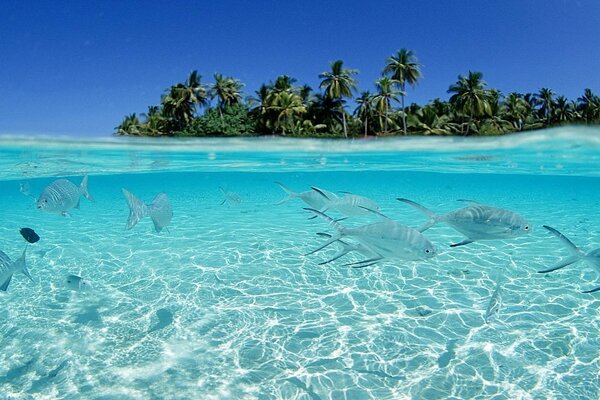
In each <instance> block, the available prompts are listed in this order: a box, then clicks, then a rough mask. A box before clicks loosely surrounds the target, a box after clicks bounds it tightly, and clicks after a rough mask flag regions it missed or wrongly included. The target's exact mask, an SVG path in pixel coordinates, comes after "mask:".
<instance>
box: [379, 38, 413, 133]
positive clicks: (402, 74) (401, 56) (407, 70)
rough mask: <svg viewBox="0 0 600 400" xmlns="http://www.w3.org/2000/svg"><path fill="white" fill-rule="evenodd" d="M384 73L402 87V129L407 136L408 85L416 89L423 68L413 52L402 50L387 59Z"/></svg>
mask: <svg viewBox="0 0 600 400" xmlns="http://www.w3.org/2000/svg"><path fill="white" fill-rule="evenodd" d="M383 73H384V74H388V75H390V76H391V78H392V79H394V80H396V81H397V82H398V86H399V87H400V96H401V97H402V103H401V106H402V127H403V130H404V134H405V135H406V112H405V107H404V97H405V96H406V84H407V83H408V84H409V85H411V86H412V87H414V86H415V85H416V83H417V81H418V80H419V79H420V78H421V66H420V65H419V63H418V60H417V57H416V56H415V53H414V52H413V51H412V50H407V49H400V50H398V52H397V53H396V55H392V56H391V57H389V58H388V59H387V64H386V66H385V67H384V68H383Z"/></svg>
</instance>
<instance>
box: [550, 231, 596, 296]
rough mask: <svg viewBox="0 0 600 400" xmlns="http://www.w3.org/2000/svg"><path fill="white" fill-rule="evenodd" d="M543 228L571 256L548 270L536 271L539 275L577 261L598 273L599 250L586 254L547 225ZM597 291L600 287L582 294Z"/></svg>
mask: <svg viewBox="0 0 600 400" xmlns="http://www.w3.org/2000/svg"><path fill="white" fill-rule="evenodd" d="M544 228H546V229H548V230H549V231H550V233H552V234H553V235H554V236H556V237H557V238H558V239H560V241H561V242H563V244H564V245H565V247H566V248H567V249H569V251H570V253H571V256H570V257H567V258H564V259H562V260H560V261H559V263H558V264H556V265H555V266H553V267H552V268H550V269H546V270H543V271H538V272H539V273H541V274H545V273H547V272H552V271H556V270H557V269H561V268H564V267H566V266H567V265H571V264H574V263H576V262H578V261H584V262H586V263H587V264H589V265H591V266H593V267H595V268H596V269H597V270H598V271H599V272H600V248H597V249H594V250H592V251H590V252H589V253H586V252H584V251H583V250H581V249H580V248H579V247H577V246H575V245H574V244H573V242H571V241H570V240H569V239H568V238H567V237H566V236H565V235H563V234H562V233H560V232H559V231H557V230H556V229H554V228H552V227H550V226H548V225H544ZM598 290H600V286H598V287H597V288H594V289H591V290H586V291H584V292H583V293H594V292H597V291H598Z"/></svg>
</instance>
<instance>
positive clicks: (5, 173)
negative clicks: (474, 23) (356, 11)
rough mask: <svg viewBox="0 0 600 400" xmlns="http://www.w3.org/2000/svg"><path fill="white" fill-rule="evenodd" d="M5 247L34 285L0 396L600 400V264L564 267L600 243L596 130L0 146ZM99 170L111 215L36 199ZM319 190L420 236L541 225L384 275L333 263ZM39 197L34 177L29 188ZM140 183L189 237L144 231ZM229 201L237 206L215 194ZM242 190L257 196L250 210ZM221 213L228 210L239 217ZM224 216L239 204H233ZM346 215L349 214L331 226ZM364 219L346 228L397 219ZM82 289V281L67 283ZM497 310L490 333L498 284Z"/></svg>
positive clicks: (404, 264) (20, 297)
mask: <svg viewBox="0 0 600 400" xmlns="http://www.w3.org/2000/svg"><path fill="white" fill-rule="evenodd" d="M0 166H1V167H2V168H1V169H0V216H1V218H0V237H1V241H0V250H2V251H4V252H5V253H6V254H7V255H9V256H10V257H11V258H12V259H13V260H14V259H17V258H18V257H19V256H20V254H21V253H22V252H23V249H24V247H25V241H24V240H23V238H22V237H21V236H20V234H19V229H20V228H22V227H30V228H33V229H35V231H36V232H37V233H38V234H39V235H40V237H41V239H40V241H39V242H37V243H35V244H30V245H28V248H27V255H26V260H27V263H28V265H29V269H30V271H31V275H32V276H33V278H34V282H31V281H30V280H29V279H27V278H26V277H25V276H24V275H23V274H20V273H16V274H15V275H14V277H13V279H12V282H11V284H10V286H9V288H8V290H7V291H6V292H0V302H1V304H2V307H1V308H0V348H1V349H2V351H1V352H0V399H298V400H316V399H323V400H325V399H332V400H333V399H336V400H337V399H356V400H363V399H377V400H380V399H467V398H469V399H471V398H473V399H597V398H599V397H600V335H599V330H600V311H599V306H600V292H596V293H582V291H585V290H590V289H593V288H595V287H598V286H600V276H599V272H600V271H598V270H596V269H594V267H593V266H592V265H588V264H585V263H583V262H579V263H576V264H573V265H570V266H568V267H565V268H563V269H560V270H558V271H555V272H552V273H548V274H540V273H538V272H537V271H539V270H543V269H547V268H549V267H551V266H553V265H555V264H556V263H557V262H559V260H561V259H563V258H565V257H567V256H568V255H569V251H568V249H567V248H566V247H565V246H564V245H563V244H562V242H561V241H560V240H558V239H557V237H555V236H553V235H552V234H550V233H549V232H548V231H547V230H546V229H544V228H543V227H542V226H543V225H549V226H552V227H554V228H556V229H558V230H559V231H561V232H562V233H563V234H564V235H566V236H567V237H568V238H569V239H570V240H571V241H572V242H573V243H575V244H576V245H577V246H579V247H580V248H581V249H582V250H584V251H591V250H593V249H594V248H599V247H600V213H598V209H599V207H600V130H597V129H596V130H594V129H584V128H578V129H574V128H568V129H567V128H565V129H559V130H550V131H539V132H535V133H528V134H523V135H514V136H507V137H501V138H480V139H469V140H464V139H455V138H406V139H404V140H403V139H390V140H368V141H361V140H358V141H353V142H342V141H312V140H306V141H296V140H285V139H271V138H269V139H245V140H242V139H231V140H208V139H207V140H202V141H194V140H184V141H169V140H164V141H163V140H156V141H145V140H126V139H116V138H110V139H105V140H88V141H78V140H66V139H64V140H61V139H56V140H50V139H48V138H16V137H13V138H6V137H4V138H0ZM84 175H88V176H89V191H90V193H91V194H92V195H93V196H94V198H95V202H93V203H92V202H89V201H87V200H86V199H84V198H82V199H81V204H80V208H79V209H71V210H69V215H68V216H62V215H60V214H52V213H45V212H42V211H41V210H38V209H37V208H36V205H35V199H36V198H37V197H38V196H39V194H40V193H41V191H42V190H43V189H44V188H45V187H46V186H47V185H48V184H50V183H51V182H53V181H54V180H55V179H57V178H58V177H62V178H66V179H69V180H70V181H72V182H73V183H75V184H77V185H79V183H80V182H81V179H82V178H83V176H84ZM276 181H278V182H281V183H283V184H285V185H287V186H289V187H290V188H291V189H293V190H295V191H298V192H301V191H308V190H311V189H310V188H311V186H315V187H319V188H323V189H327V190H329V191H332V192H334V193H338V194H340V195H342V194H341V192H351V193H354V194H358V195H362V196H365V197H368V198H369V199H372V200H374V201H376V202H377V203H378V204H379V205H380V207H381V208H380V211H381V213H382V214H384V215H385V216H387V217H388V218H391V219H394V220H396V221H399V222H401V223H403V224H406V225H408V226H411V227H418V226H420V225H422V224H423V223H424V222H425V221H426V218H425V217H424V216H423V215H422V214H421V213H419V212H417V211H416V210H415V209H414V208H412V207H410V206H408V205H406V204H403V203H400V202H399V201H397V200H396V198H398V197H404V198H408V199H411V200H414V201H416V202H418V203H421V204H423V205H424V206H426V207H428V208H430V209H432V210H434V211H435V212H438V213H445V212H449V211H452V210H455V209H458V208H460V207H464V206H466V204H464V203H461V202H457V201H456V200H458V199H472V200H475V201H478V202H480V203H483V204H486V205H491V206H497V207H502V208H505V209H509V210H512V211H514V212H517V213H519V214H520V215H522V216H523V217H525V218H526V219H527V220H528V221H529V222H530V223H531V224H532V226H533V231H532V232H531V233H529V234H527V235H523V236H521V237H517V238H514V239H505V240H489V241H480V242H475V243H471V244H468V245H465V246H460V247H454V248H451V247H449V245H450V244H451V243H457V242H459V241H461V240H463V239H464V236H463V235H462V234H460V233H458V232H457V231H455V230H453V229H452V228H451V227H449V226H447V225H444V224H439V225H435V226H433V227H432V228H430V229H429V230H427V231H425V232H424V234H425V235H426V236H427V237H428V238H429V239H430V240H431V242H433V243H434V245H435V246H436V249H437V253H438V254H437V256H436V257H434V258H432V259H429V260H426V261H405V260H402V259H387V260H384V261H382V262H379V263H377V264H375V265H372V266H370V267H367V268H360V269H356V268H351V267H349V266H347V265H346V264H349V263H352V262H357V261H359V260H361V259H364V258H365V257H364V256H363V255H361V254H359V253H357V252H352V253H349V254H347V255H344V256H343V257H341V258H339V259H337V260H335V261H333V262H331V263H327V264H324V265H321V264H320V263H322V262H324V261H326V260H328V259H329V258H331V257H333V256H334V255H335V254H336V253H337V252H338V251H339V250H340V245H339V244H338V243H334V244H332V245H331V246H329V247H326V248H325V249H323V250H321V251H318V252H316V253H314V254H310V255H306V254H307V253H310V252H311V251H312V250H314V249H316V248H318V247H319V246H320V245H321V244H323V243H324V242H325V240H326V238H323V237H320V236H319V235H317V233H318V232H325V233H329V234H334V233H335V230H334V229H333V228H332V227H331V226H330V225H329V224H328V223H327V222H326V221H325V220H324V219H322V218H316V219H309V217H311V213H309V212H307V211H305V210H303V208H304V207H306V204H304V203H303V202H302V201H301V200H300V199H291V200H289V201H287V202H284V203H282V204H277V203H278V202H279V201H280V200H282V199H283V198H284V197H285V193H284V191H283V190H282V189H281V188H280V187H279V186H278V185H277V184H276V183H275V182H276ZM21 184H26V185H25V188H24V190H23V191H24V192H25V193H23V191H21V190H20V188H21V186H20V185H21ZM121 188H126V189H127V190H129V191H130V192H132V193H134V194H135V195H136V196H138V197H139V198H140V199H141V200H143V201H144V202H146V203H150V202H151V201H152V199H153V198H154V196H155V195H156V194H157V193H159V192H165V193H167V194H168V196H169V199H170V201H171V204H172V207H173V214H174V215H173V219H172V222H171V224H170V225H169V226H168V227H167V228H166V229H165V230H163V231H162V232H160V233H156V232H155V231H154V228H153V225H152V222H151V220H150V219H149V218H145V219H143V220H142V221H140V222H139V223H138V224H137V225H136V226H135V227H133V229H131V230H126V222H127V218H128V214H129V211H128V207H127V204H126V202H125V199H124V197H123V195H122V193H121ZM219 188H223V190H224V191H225V192H231V193H233V194H235V195H230V196H229V197H228V198H225V197H224V196H223V192H222V191H221V190H220V189H219ZM236 195H237V198H238V199H239V201H237V200H236ZM224 201H225V202H224ZM223 202H224V203H223ZM327 213H328V214H329V215H331V216H332V217H333V218H341V217H342V215H341V214H339V213H336V212H335V211H333V210H332V211H327ZM380 218H381V217H379V216H377V215H372V216H369V215H367V216H362V217H350V218H348V219H346V220H343V221H340V223H341V224H343V225H345V226H348V227H358V226H361V225H364V224H368V223H373V222H376V221H380ZM69 275H77V276H80V277H82V278H83V279H84V282H85V283H86V286H85V287H83V286H82V287H81V288H79V289H78V288H76V287H73V285H69V284H68V283H67V277H68V276H69ZM497 285H499V288H500V289H499V291H498V294H499V298H498V299H499V300H500V301H499V308H498V311H497V312H496V313H493V314H492V315H491V316H490V317H489V318H487V320H486V311H487V309H488V307H489V305H490V299H491V298H492V296H493V294H494V292H495V289H496V286H497Z"/></svg>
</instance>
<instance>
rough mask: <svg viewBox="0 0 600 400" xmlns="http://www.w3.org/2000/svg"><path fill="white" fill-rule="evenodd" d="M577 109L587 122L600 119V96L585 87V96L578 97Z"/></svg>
mask: <svg viewBox="0 0 600 400" xmlns="http://www.w3.org/2000/svg"><path fill="white" fill-rule="evenodd" d="M577 110H578V111H579V112H580V113H581V116H582V117H583V119H584V120H585V122H587V123H591V122H594V121H596V122H597V121H598V120H600V97H598V96H596V95H595V94H594V93H593V92H592V90H591V89H585V91H584V92H583V96H581V97H579V98H578V99H577Z"/></svg>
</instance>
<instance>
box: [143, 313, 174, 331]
mask: <svg viewBox="0 0 600 400" xmlns="http://www.w3.org/2000/svg"><path fill="white" fill-rule="evenodd" d="M156 316H157V317H158V322H157V323H156V324H154V325H153V326H152V327H150V329H148V333H150V332H156V331H159V330H161V329H164V328H166V327H167V326H169V325H171V324H172V323H173V313H172V312H171V311H169V310H168V309H166V308H161V309H159V310H156Z"/></svg>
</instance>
